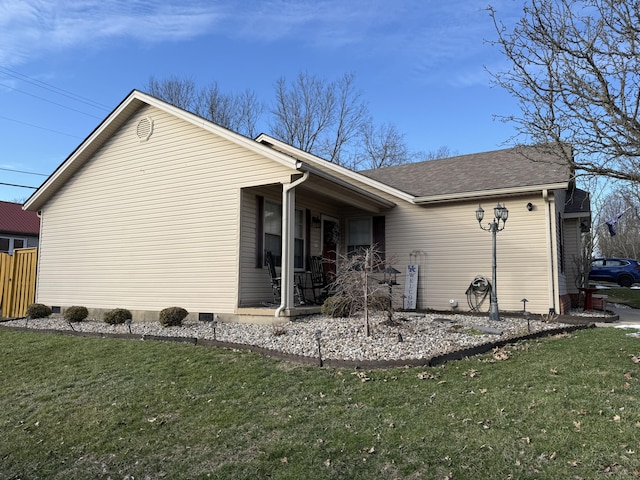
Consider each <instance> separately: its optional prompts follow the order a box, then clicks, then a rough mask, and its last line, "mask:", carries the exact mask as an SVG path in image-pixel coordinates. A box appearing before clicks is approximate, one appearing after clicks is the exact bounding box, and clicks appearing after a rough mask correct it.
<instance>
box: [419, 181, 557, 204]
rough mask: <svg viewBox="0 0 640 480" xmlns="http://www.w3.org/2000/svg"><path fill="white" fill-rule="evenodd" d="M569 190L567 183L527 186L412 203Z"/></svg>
mask: <svg viewBox="0 0 640 480" xmlns="http://www.w3.org/2000/svg"><path fill="white" fill-rule="evenodd" d="M567 188H569V181H566V182H558V183H549V184H545V185H528V186H523V187H510V188H496V189H493V190H481V191H477V192H460V193H453V194H450V193H445V194H442V195H429V196H422V197H416V198H415V199H414V203H415V204H416V205H424V204H429V203H445V202H457V201H460V200H475V199H482V198H489V197H491V198H495V197H496V196H500V195H501V196H515V195H523V194H527V193H534V192H540V191H543V190H566V189H567Z"/></svg>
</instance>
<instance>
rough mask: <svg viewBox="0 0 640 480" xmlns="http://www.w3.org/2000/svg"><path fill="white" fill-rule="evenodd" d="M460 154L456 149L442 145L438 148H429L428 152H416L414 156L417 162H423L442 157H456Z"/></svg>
mask: <svg viewBox="0 0 640 480" xmlns="http://www.w3.org/2000/svg"><path fill="white" fill-rule="evenodd" d="M456 155H458V152H457V151H456V150H451V149H450V148H449V147H447V146H446V145H441V146H440V147H438V148H437V149H436V150H429V151H427V152H415V153H413V154H412V157H413V158H414V159H415V161H416V162H423V161H425V160H438V159H440V158H449V157H455V156H456Z"/></svg>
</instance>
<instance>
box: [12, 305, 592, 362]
mask: <svg viewBox="0 0 640 480" xmlns="http://www.w3.org/2000/svg"><path fill="white" fill-rule="evenodd" d="M587 321H588V319H585V322H584V323H583V324H582V325H576V322H572V324H569V323H556V322H543V321H542V320H541V317H540V316H538V315H535V316H532V318H531V319H530V320H529V321H527V320H526V319H523V318H521V317H519V318H518V317H508V316H503V317H502V318H501V320H500V321H498V322H496V321H490V320H489V319H488V318H487V317H486V316H472V315H467V314H442V313H425V314H419V313H396V314H395V316H394V318H393V319H392V321H391V322H389V321H388V320H386V317H376V316H373V317H371V318H370V321H369V323H370V333H371V335H370V336H368V337H367V335H366V329H365V325H364V319H363V318H362V317H350V318H327V317H324V316H322V315H312V316H308V317H303V318H300V319H297V320H295V321H291V322H288V323H284V324H279V325H255V324H245V323H222V322H216V323H215V324H213V323H202V322H195V323H193V322H185V323H184V324H183V325H182V326H181V327H162V326H161V325H160V324H159V323H158V322H132V323H131V325H130V326H127V325H108V324H106V323H104V322H102V321H98V320H92V319H88V320H85V321H83V322H78V323H73V324H69V323H67V322H66V321H65V320H64V319H63V318H62V317H60V316H56V315H53V316H51V317H49V318H45V319H36V320H26V319H18V320H11V321H5V322H2V323H0V325H1V326H5V327H15V328H28V329H42V330H49V331H57V332H66V333H70V334H76V335H98V336H126V337H134V338H142V339H148V340H150V339H154V340H158V339H159V340H162V339H167V340H169V339H172V340H178V341H192V343H201V344H209V345H219V346H231V347H234V348H238V347H239V348H247V349H249V350H258V351H261V352H263V353H268V354H275V356H280V357H284V358H290V359H294V360H296V359H297V360H301V361H303V362H305V363H310V361H312V362H316V361H318V360H319V357H318V340H317V335H318V332H319V335H320V352H321V356H322V358H323V361H325V362H326V363H327V364H331V361H334V362H333V364H334V365H338V364H340V362H342V365H345V366H347V365H350V366H358V365H374V364H376V363H377V364H379V365H380V366H384V365H393V364H398V365H400V364H429V363H433V362H434V359H441V360H442V361H445V360H446V359H449V358H456V356H457V357H458V358H460V357H462V356H466V355H468V354H474V353H480V352H482V351H488V350H489V349H491V348H493V347H494V346H496V345H504V344H506V343H509V341H514V340H516V339H518V338H522V337H525V338H526V337H532V336H533V337H535V336H541V335H545V334H553V333H556V332H561V331H568V330H573V329H576V328H584V327H585V325H584V324H586V323H587ZM577 323H581V322H577ZM214 326H215V329H214ZM129 327H130V330H131V331H129ZM214 330H215V331H214Z"/></svg>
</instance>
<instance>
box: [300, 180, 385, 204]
mask: <svg viewBox="0 0 640 480" xmlns="http://www.w3.org/2000/svg"><path fill="white" fill-rule="evenodd" d="M298 191H299V192H301V193H302V194H304V192H313V193H315V194H319V195H322V196H327V197H330V198H331V199H332V200H334V201H338V202H340V203H344V204H346V205H350V206H353V207H357V208H359V209H361V210H364V211H367V212H371V213H380V212H381V211H383V210H387V209H389V208H391V207H393V206H394V205H395V203H393V202H391V201H389V200H387V199H385V198H382V197H379V196H377V195H374V194H372V193H370V192H367V191H365V190H362V189H360V188H357V187H353V186H350V185H344V184H342V183H341V182H336V181H332V180H329V179H326V178H323V177H320V176H318V175H313V174H312V175H311V177H310V178H309V180H307V181H306V182H304V183H303V184H301V185H300V186H299V187H298Z"/></svg>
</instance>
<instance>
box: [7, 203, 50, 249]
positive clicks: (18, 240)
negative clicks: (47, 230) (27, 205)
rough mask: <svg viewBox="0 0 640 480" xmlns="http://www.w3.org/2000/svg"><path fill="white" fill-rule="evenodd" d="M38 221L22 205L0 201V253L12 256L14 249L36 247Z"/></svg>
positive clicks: (35, 216) (38, 231)
mask: <svg viewBox="0 0 640 480" xmlns="http://www.w3.org/2000/svg"><path fill="white" fill-rule="evenodd" d="M39 234H40V219H39V218H38V215H37V213H36V212H27V211H24V210H23V209H22V205H21V204H19V203H13V202H3V201H0V253H8V254H13V251H14V250H15V249H16V248H28V247H37V246H38V236H39Z"/></svg>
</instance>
